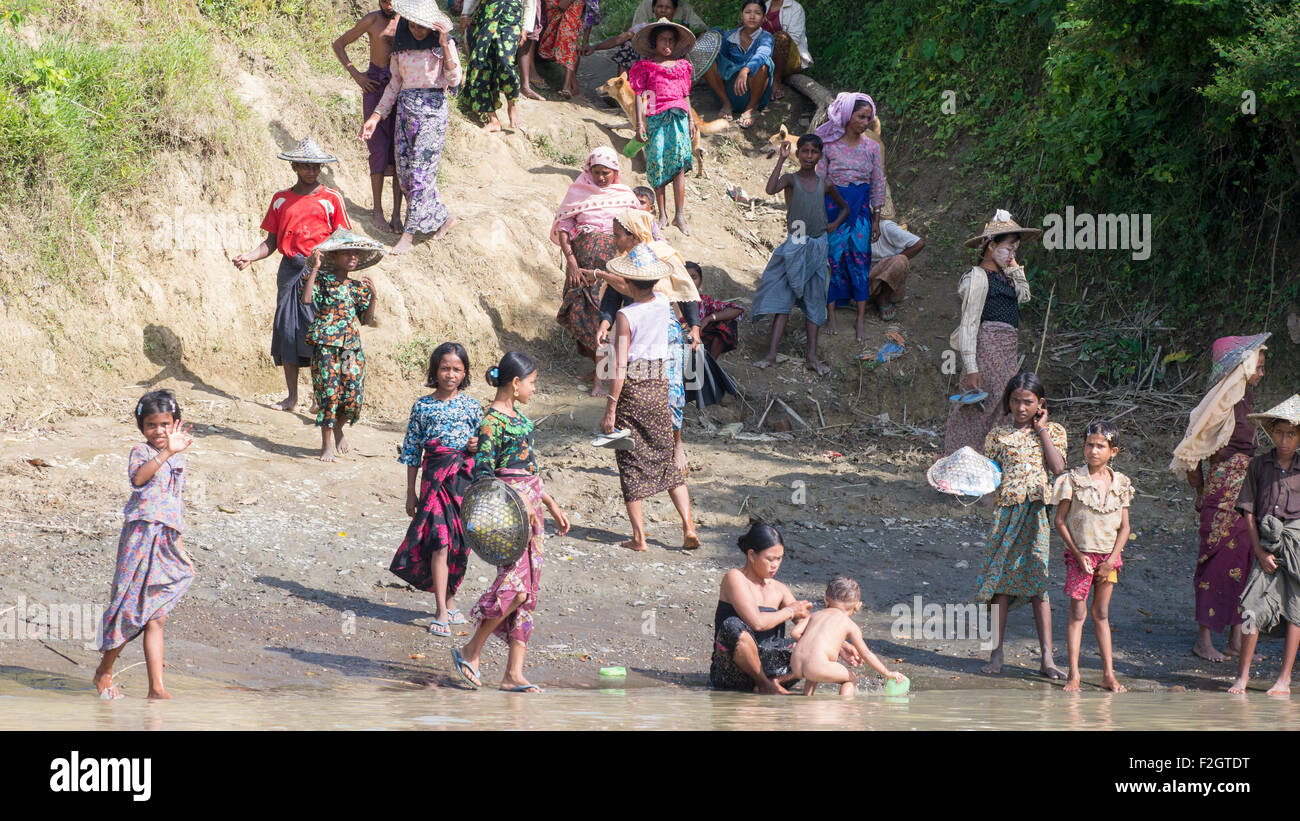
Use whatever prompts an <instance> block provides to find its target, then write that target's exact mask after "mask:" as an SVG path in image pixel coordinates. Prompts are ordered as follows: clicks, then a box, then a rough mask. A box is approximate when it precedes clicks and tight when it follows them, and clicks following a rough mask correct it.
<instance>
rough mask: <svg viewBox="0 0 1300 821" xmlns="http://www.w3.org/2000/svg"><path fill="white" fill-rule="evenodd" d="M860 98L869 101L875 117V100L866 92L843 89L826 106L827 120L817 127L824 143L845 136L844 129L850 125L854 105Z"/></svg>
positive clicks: (868, 103) (872, 114) (818, 134)
mask: <svg viewBox="0 0 1300 821" xmlns="http://www.w3.org/2000/svg"><path fill="white" fill-rule="evenodd" d="M858 100H866V101H867V105H869V106H871V117H872V119H874V118H875V116H876V102H875V100H872V99H871V98H870V97H868V96H867V95H866V94H860V93H858V92H854V91H841V92H840V93H839V94H836V95H835V99H834V100H832V101H831V104H830V105H829V106H827V107H826V122H824V123H822V124H821V125H820V126H818V127H817V136H818V137H821V138H822V142H823V143H827V144H829V143H833V142H835V141H836V140H838V139H839V138H840V137H843V136H844V129H845V128H847V127H848V124H849V118H851V117H852V116H853V106H855V105H857V104H858Z"/></svg>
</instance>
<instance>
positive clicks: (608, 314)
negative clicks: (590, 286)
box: [600, 286, 700, 328]
mask: <svg viewBox="0 0 1300 821" xmlns="http://www.w3.org/2000/svg"><path fill="white" fill-rule="evenodd" d="M631 302H632V300H631V299H629V298H628V297H625V296H623V295H622V294H620V293H619V292H618V289H616V288H610V287H608V286H606V287H605V293H604V295H603V296H601V298H600V318H601V319H602V320H604V321H605V322H608V323H609V326H610V327H611V328H612V327H614V315H615V314H617V313H618V312H619V309H620V308H622V307H623V306H625V305H629V304H631ZM677 307H679V308H681V309H682V316H684V317H686V324H687V325H690V326H691V327H692V328H698V327H700V303H698V302H678V303H677Z"/></svg>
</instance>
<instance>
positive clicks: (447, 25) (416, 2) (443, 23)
mask: <svg viewBox="0 0 1300 821" xmlns="http://www.w3.org/2000/svg"><path fill="white" fill-rule="evenodd" d="M393 11H395V12H397V16H398V17H401V18H403V19H405V20H408V21H409V22H412V23H415V24H417V25H421V26H424V27H425V28H427V29H442V30H444V31H451V18H450V17H448V16H447V14H446V13H445V12H444V11H443V10H442V9H440V8H438V4H437V3H435V2H434V0H393Z"/></svg>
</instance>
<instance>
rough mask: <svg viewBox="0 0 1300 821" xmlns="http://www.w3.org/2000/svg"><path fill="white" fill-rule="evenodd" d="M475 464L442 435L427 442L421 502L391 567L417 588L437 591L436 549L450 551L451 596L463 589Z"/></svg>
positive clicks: (448, 564)
mask: <svg viewBox="0 0 1300 821" xmlns="http://www.w3.org/2000/svg"><path fill="white" fill-rule="evenodd" d="M473 467H474V460H473V459H472V458H469V457H467V456H466V455H465V452H464V451H461V450H454V449H452V448H445V447H443V446H442V445H440V444H438V440H437V439H431V440H429V442H428V443H427V444H426V445H425V447H424V465H423V466H422V467H421V468H420V503H419V506H418V507H417V508H416V511H415V516H413V517H411V524H410V526H409V527H408V528H407V529H406V538H404V539H402V544H401V546H400V547H398V548H397V554H396V555H395V556H393V563H392V564H391V565H389V567H388V569H389V570H390V571H391V572H392V573H394V574H395V575H396V576H398V577H399V578H400V579H402V581H404V582H406V583H407V584H409V585H411V586H412V587H415V588H417V589H419V590H427V591H430V592H432V591H433V571H432V570H431V569H430V563H431V562H432V561H433V558H434V554H436V553H437V552H438V551H440V550H446V551H447V591H446V592H447V598H451V597H452V596H455V595H456V591H457V590H458V589H459V588H460V583H461V580H462V579H464V578H465V566H466V564H467V563H468V561H469V544H468V543H467V542H466V541H465V530H464V528H462V527H461V523H460V501H461V499H462V498H463V497H464V495H465V491H466V490H467V489H468V488H469V486H470V470H471V469H472V468H473Z"/></svg>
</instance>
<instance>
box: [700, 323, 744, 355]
mask: <svg viewBox="0 0 1300 821" xmlns="http://www.w3.org/2000/svg"><path fill="white" fill-rule="evenodd" d="M715 339H716V340H718V341H720V342H721V343H722V350H721V351H719V353H720V354H722V353H727V352H728V351H734V350H736V346H737V345H739V344H740V329H739V322H738V321H737V320H735V319H728V320H726V321H724V322H714V323H711V324H709V325H706V326H705V327H703V328H701V329H700V342H701V343H702V344H703V346H704V347H705V348H709V347H711V344H712V342H713V340H715Z"/></svg>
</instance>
